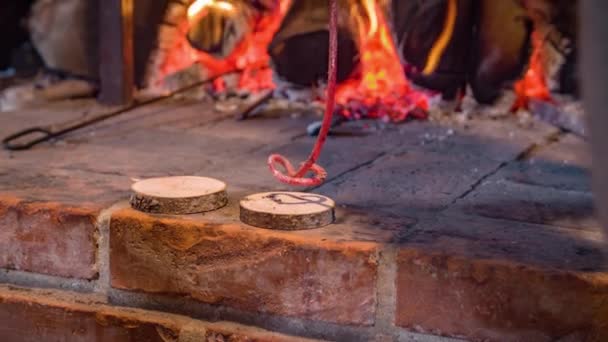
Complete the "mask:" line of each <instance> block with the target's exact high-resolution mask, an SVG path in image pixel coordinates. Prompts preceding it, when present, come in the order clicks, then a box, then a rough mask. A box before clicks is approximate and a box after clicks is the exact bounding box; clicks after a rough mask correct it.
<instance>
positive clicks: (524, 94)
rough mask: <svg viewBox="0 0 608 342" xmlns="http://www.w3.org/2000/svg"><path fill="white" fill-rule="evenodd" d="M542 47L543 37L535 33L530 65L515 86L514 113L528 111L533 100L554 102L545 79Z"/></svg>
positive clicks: (533, 34)
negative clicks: (521, 110) (522, 110)
mask: <svg viewBox="0 0 608 342" xmlns="http://www.w3.org/2000/svg"><path fill="white" fill-rule="evenodd" d="M542 45H543V39H542V37H541V35H540V34H539V33H538V32H533V33H532V47H533V50H532V55H531V56H530V64H529V66H528V69H527V71H526V72H525V74H524V77H523V78H522V79H521V80H519V81H517V82H516V83H515V85H514V90H515V94H516V99H515V103H513V106H512V108H511V110H512V111H514V112H515V111H517V110H519V109H528V103H529V101H530V100H531V99H536V100H542V101H552V98H551V93H550V92H549V87H548V86H547V80H546V79H545V75H546V74H545V70H544V66H543V58H542V57H543V55H542V54H543V46H542Z"/></svg>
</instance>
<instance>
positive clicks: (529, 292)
mask: <svg viewBox="0 0 608 342" xmlns="http://www.w3.org/2000/svg"><path fill="white" fill-rule="evenodd" d="M62 106H64V107H62V108H63V109H61V108H60V109H57V110H56V111H57V113H59V114H57V115H56V116H55V118H56V119H57V120H58V121H61V120H64V119H65V118H76V117H78V116H79V115H83V114H82V112H81V111H79V110H74V108H73V110H72V112H70V111H69V110H67V109H66V107H65V105H62ZM68 107H69V106H68ZM84 107H86V106H83V108H82V111H93V110H97V109H91V108H93V107H92V106H90V108H84ZM49 112H50V113H53V109H52V108H45V109H39V110H33V111H31V112H27V113H12V114H2V115H0V133H1V134H8V133H10V132H12V130H14V129H17V128H25V127H28V126H30V125H31V123H34V122H53V120H52V119H50V118H49ZM21 117H23V118H27V120H22V119H21ZM59 119H61V120H59ZM316 119H318V118H316V117H314V116H301V117H298V118H296V119H293V118H290V117H288V116H287V117H285V116H284V117H276V118H263V119H252V120H250V121H246V122H244V123H237V122H234V121H233V117H232V115H226V114H222V113H217V112H213V110H212V109H211V105H210V104H209V103H186V102H174V101H171V102H168V103H161V104H158V105H153V106H146V107H144V108H139V109H136V110H134V111H133V112H132V113H129V114H127V115H125V116H124V117H120V118H116V119H113V120H111V121H109V122H106V123H103V124H101V125H99V126H98V127H94V128H89V129H86V130H84V131H81V132H76V133H74V134H71V135H70V136H68V137H66V139H65V140H62V141H60V142H56V143H54V144H43V145H40V146H38V147H36V148H35V149H33V150H30V151H24V152H19V153H9V152H6V151H1V152H0V158H1V162H0V247H1V248H0V267H2V268H6V269H18V270H25V271H29V272H33V273H42V274H49V275H55V276H60V277H66V278H82V279H90V281H91V282H93V283H94V284H96V285H99V286H101V287H103V286H107V285H109V284H99V283H96V282H102V281H103V279H107V280H108V282H110V284H111V285H112V286H113V287H114V288H115V289H118V290H119V291H123V290H126V291H123V292H124V293H125V296H126V297H125V298H126V299H125V301H126V302H127V303H128V302H129V294H133V295H136V294H141V293H147V294H149V295H151V296H178V297H191V298H192V299H193V300H194V301H195V302H196V303H204V304H207V305H213V306H217V307H218V308H229V309H234V310H240V311H244V312H249V313H253V314H256V313H261V314H268V315H274V316H278V317H283V316H285V317H291V318H301V319H303V320H304V321H315V322H327V323H330V324H337V325H340V326H349V327H350V326H361V327H365V328H366V329H377V328H376V327H381V326H386V327H389V328H390V329H399V327H404V328H407V329H413V330H417V331H423V332H431V333H435V334H442V335H450V336H465V337H470V338H474V339H490V340H522V339H524V340H525V339H533V340H538V341H543V340H552V339H558V338H561V337H568V336H574V338H575V339H576V338H579V337H581V338H583V337H584V338H588V339H590V340H594V338H596V337H605V336H606V331H607V330H608V329H607V328H606V327H607V326H608V320H607V319H606V318H605V317H607V316H606V311H607V310H608V306H607V305H606V304H605V303H606V301H605V300H604V299H605V296H607V295H608V289H607V286H606V284H607V282H608V280H607V279H606V277H608V275H607V274H608V273H607V272H606V265H608V263H606V262H605V259H604V258H603V257H602V252H601V250H602V248H603V247H602V246H603V243H604V239H603V236H602V235H601V234H600V233H599V231H598V225H597V223H596V221H595V219H594V216H593V209H592V202H591V195H590V193H589V186H588V183H587V181H588V180H587V177H588V173H587V172H586V169H587V167H588V160H587V159H586V158H584V157H580V156H582V155H583V153H582V152H581V151H583V150H584V149H585V148H586V146H585V145H584V143H581V142H580V141H579V140H576V138H574V137H572V136H569V135H564V134H560V133H558V132H556V130H554V129H551V128H549V127H547V126H544V125H542V124H534V125H524V126H522V125H520V124H519V123H518V122H517V119H515V118H501V119H499V120H489V119H487V118H474V119H473V121H470V122H468V123H466V124H465V125H463V124H459V123H457V122H451V123H437V122H411V123H406V124H404V125H399V126H391V125H389V126H388V127H385V128H381V129H378V130H376V131H375V132H373V131H371V132H367V133H366V134H361V135H349V136H335V137H332V138H330V139H329V140H328V144H327V148H326V150H325V151H324V152H323V156H322V158H321V160H320V164H321V165H324V166H326V168H327V169H328V171H329V174H330V179H329V181H328V182H327V183H326V184H324V185H323V186H321V187H319V188H317V189H308V190H309V191H310V190H312V191H315V192H318V193H321V194H323V195H327V196H330V197H332V198H333V199H335V200H336V202H337V204H338V208H337V217H338V221H337V223H336V224H335V225H332V226H329V227H326V228H322V229H317V230H310V231H301V232H275V231H268V230H264V229H259V228H253V227H249V226H246V225H244V224H241V223H240V222H239V221H238V206H237V205H236V204H237V203H238V200H239V199H240V198H241V197H242V196H245V195H247V194H251V193H254V192H259V191H265V190H266V191H267V190H281V189H286V188H287V187H285V186H284V185H281V184H278V183H277V182H276V181H275V180H274V179H272V177H271V176H270V173H269V172H268V170H267V167H266V165H265V160H266V157H267V156H268V154H269V153H271V152H277V151H278V152H281V153H283V154H284V155H286V156H288V157H289V158H290V159H291V160H292V161H294V162H297V161H299V160H302V159H303V158H305V157H306V155H307V154H308V152H309V148H310V147H311V146H312V144H313V142H314V140H313V138H310V137H306V136H304V135H303V132H304V128H305V127H304V126H305V124H306V123H308V122H310V121H312V120H316ZM4 123H6V125H5V124H4ZM224 131H225V132H224ZM182 174H191V175H200V176H211V177H216V178H220V179H223V180H225V181H226V182H227V183H228V192H229V196H230V204H229V205H228V206H227V207H225V208H223V209H221V210H218V211H216V212H212V213H207V214H204V215H188V216H172V217H168V216H155V215H146V214H142V213H139V212H136V211H133V210H131V209H128V208H127V207H126V204H125V201H126V199H127V198H128V193H129V191H128V189H129V186H130V184H131V183H132V181H133V179H134V178H145V177H153V176H167V175H182ZM565 200H567V201H565ZM564 201H565V202H564ZM505 203H506V204H508V206H503V204H505ZM552 203H566V204H565V205H562V206H554V205H552ZM568 203H570V204H572V203H575V204H576V205H568ZM545 204H546V205H545ZM543 205H545V207H543ZM547 207H550V209H551V212H548V211H547V210H545V209H546V208H547ZM100 213H104V215H103V216H104V217H105V218H104V219H100V216H99V215H100ZM110 216H111V219H110V224H109V226H105V225H107V224H108V223H107V221H108V220H107V218H108V217H110ZM108 228H109V232H110V235H109V237H108V238H109V243H110V246H109V247H111V248H110V250H109V251H108V250H102V249H103V248H108V246H107V245H104V244H103V243H102V242H103V239H101V238H100V236H101V234H102V233H103V231H105V230H108ZM36 253H38V254H36ZM108 253H109V263H110V267H109V268H108V269H104V267H102V265H101V264H102V263H103V260H101V256H103V255H108ZM98 272H99V279H100V280H96V279H97V276H98ZM104 272H106V273H104ZM133 302H134V303H136V301H133ZM134 305H135V304H134ZM577 307H584V308H585V309H584V310H581V311H580V312H581V313H580V317H579V316H576V315H574V314H572V312H571V311H569V309H570V308H577ZM585 322H586V323H585ZM378 329H379V328H378ZM395 331H399V330H395ZM395 331H393V332H390V333H389V334H398V333H397V332H395ZM503 337H504V339H503Z"/></svg>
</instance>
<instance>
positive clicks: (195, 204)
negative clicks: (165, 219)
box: [130, 176, 228, 215]
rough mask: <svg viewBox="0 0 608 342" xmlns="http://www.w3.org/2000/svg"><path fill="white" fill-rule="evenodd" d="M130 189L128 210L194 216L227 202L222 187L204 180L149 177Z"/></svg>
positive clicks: (201, 178) (213, 180)
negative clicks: (129, 207)
mask: <svg viewBox="0 0 608 342" xmlns="http://www.w3.org/2000/svg"><path fill="white" fill-rule="evenodd" d="M131 190H132V191H133V194H132V195H131V200H130V202H131V207H133V208H134V209H136V210H139V211H143V212H146V213H153V214H171V215H183V214H194V213H200V212H204V211H211V210H216V209H219V208H221V207H223V206H225V205H226V203H228V196H227V194H226V184H225V183H224V182H222V181H219V180H217V179H213V178H206V177H193V176H179V177H162V178H150V179H145V180H142V181H139V182H136V183H135V184H133V185H132V186H131Z"/></svg>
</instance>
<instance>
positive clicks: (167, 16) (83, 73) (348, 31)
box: [0, 0, 578, 122]
mask: <svg viewBox="0 0 608 342" xmlns="http://www.w3.org/2000/svg"><path fill="white" fill-rule="evenodd" d="M2 6H7V8H9V10H8V11H3V14H4V13H9V12H11V13H14V15H11V18H10V19H11V20H3V21H2V25H3V28H4V29H5V31H6V32H15V34H13V35H8V36H7V37H6V38H3V41H2V42H0V44H1V45H3V47H4V49H2V50H3V53H2V56H0V69H1V70H3V75H6V74H7V70H12V69H14V66H13V65H10V64H9V58H10V54H11V53H13V54H14V51H15V50H16V49H17V48H18V46H22V45H25V46H28V45H29V46H31V49H30V50H31V51H30V56H31V58H30V59H36V58H37V59H38V64H39V65H38V66H37V68H38V69H39V70H44V73H45V74H46V75H48V74H49V72H50V73H51V74H53V75H55V78H54V81H52V82H47V83H46V84H44V85H42V86H41V85H40V82H39V80H38V81H32V82H30V84H28V87H29V88H27V89H28V90H27V91H24V90H23V86H22V85H21V88H20V91H18V92H17V91H16V90H15V89H13V88H15V82H14V78H13V79H12V83H11V82H9V81H7V79H8V78H7V77H3V78H2V80H3V83H2V85H3V87H4V88H5V89H4V90H3V91H2V94H0V103H4V104H3V105H2V106H0V109H3V110H10V109H14V108H18V107H19V106H21V105H27V103H28V100H26V101H21V102H24V103H19V101H17V100H14V99H15V98H19V99H21V100H22V99H24V98H27V99H30V100H29V101H30V102H37V101H40V96H36V95H32V94H34V93H36V92H37V91H40V88H47V87H50V86H54V85H56V84H60V85H65V82H64V83H62V82H63V81H66V80H68V81H70V82H71V83H70V82H68V83H69V86H63V88H62V87H61V86H60V87H59V89H60V91H49V92H50V93H52V94H53V95H49V96H48V97H47V98H46V100H48V101H51V100H54V99H57V98H65V97H77V96H96V95H97V91H98V90H99V87H100V70H104V69H103V68H104V65H103V64H104V63H107V59H106V58H101V57H100V56H104V53H105V54H107V53H109V52H108V51H107V48H105V47H104V48H101V46H103V44H104V42H106V43H107V41H108V39H106V40H104V39H105V38H104V37H105V36H106V35H108V32H107V31H109V30H106V29H104V27H103V25H104V24H103V20H101V19H100V18H99V16H100V15H101V14H100V13H102V12H103V10H101V11H100V9H103V8H104V7H103V6H102V4H100V3H99V2H97V1H93V0H91V1H76V0H68V1H57V0H36V1H9V2H8V3H7V2H5V4H3V5H2ZM339 13H340V14H339V21H338V23H339V38H338V51H339V52H338V82H339V85H338V90H337V104H338V106H337V109H336V111H337V112H338V113H339V114H340V115H341V116H342V117H344V118H346V119H361V118H381V119H383V120H385V121H393V122H400V121H404V120H405V119H406V118H411V117H415V118H416V117H417V118H424V117H426V116H427V114H428V112H429V111H431V110H433V108H434V107H436V106H437V104H438V103H446V102H450V103H453V104H455V108H456V109H460V108H461V106H460V104H461V103H462V99H463V98H464V97H465V96H468V97H470V98H472V99H473V100H474V101H473V102H475V103H477V104H483V105H490V106H493V105H495V104H496V103H498V102H500V101H499V100H500V99H501V98H503V97H504V96H505V94H514V99H513V100H512V101H511V109H512V110H513V111H517V110H520V109H529V107H530V103H529V102H530V100H533V101H542V102H546V103H552V104H554V105H555V104H559V102H560V101H556V99H559V98H560V96H561V95H560V94H568V95H569V96H571V97H568V98H573V99H576V96H577V95H578V81H577V74H578V71H577V69H578V67H577V58H576V55H577V51H576V50H577V32H576V27H577V21H578V19H577V11H576V2H574V3H573V2H570V1H546V0H526V1H518V0H506V1H491V0H431V1H424V2H422V1H390V0H341V1H340V2H339ZM129 15H130V16H131V18H130V22H131V25H132V31H133V32H132V36H131V38H132V43H133V51H132V54H133V57H132V58H131V59H127V60H125V61H123V62H126V63H132V67H131V69H132V72H133V74H134V75H133V79H132V81H131V82H132V84H129V85H127V86H126V89H127V91H131V90H130V89H131V88H133V89H135V90H136V91H138V92H140V93H142V94H143V93H153V94H159V93H160V94H162V93H166V92H170V91H173V90H175V89H179V88H181V87H184V86H187V85H188V84H189V83H192V82H193V81H197V80H202V79H205V78H206V77H209V76H212V75H218V74H222V73H225V72H228V71H232V70H236V71H238V72H239V75H238V76H237V77H223V78H220V79H218V80H216V81H215V82H214V84H213V87H210V88H208V89H206V90H205V92H207V93H209V94H215V95H214V96H216V97H217V94H218V93H219V94H223V95H222V96H220V97H222V98H225V97H226V96H227V95H226V94H228V95H229V94H236V95H237V96H239V97H243V96H245V97H246V96H247V95H248V94H255V93H258V92H260V91H268V90H272V91H273V96H274V97H275V98H281V97H282V98H287V99H289V100H293V99H299V100H303V101H304V102H306V103H314V102H316V101H321V102H322V101H323V97H324V89H325V78H326V74H327V68H328V62H327V54H328V8H327V3H326V1H324V0H301V1H291V0H165V1H158V2H146V3H144V2H141V1H133V11H132V12H131V13H130V14H129ZM123 19H124V18H123ZM64 21H65V24H62V23H63V22H64ZM68 46H69V47H70V48H69V49H67V48H66V47H68ZM13 60H15V58H13ZM21 60H23V58H22V59H21ZM57 75H59V76H57ZM30 76H31V75H30ZM30 78H31V77H30ZM57 80H59V81H62V82H58V81H57ZM75 81H77V82H75ZM36 82H37V83H36ZM101 83H103V82H101ZM32 84H35V86H32ZM101 90H102V91H103V89H101ZM27 92H29V93H31V94H26V93H27ZM13 93H18V94H19V95H12V98H13V100H12V101H13V102H14V103H10V102H11V100H10V98H11V94H13ZM24 94H26V95H24ZM36 94H37V93H36ZM57 94H59V95H57ZM302 94H304V95H302ZM43 98H44V97H43ZM7 99H9V100H7ZM7 102H9V103H8V104H7Z"/></svg>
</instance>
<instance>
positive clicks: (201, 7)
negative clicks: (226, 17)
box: [188, 0, 234, 19]
mask: <svg viewBox="0 0 608 342" xmlns="http://www.w3.org/2000/svg"><path fill="white" fill-rule="evenodd" d="M209 7H216V8H221V9H223V10H225V11H233V10H234V6H233V5H232V4H231V3H229V2H226V1H214V0H196V1H195V2H194V3H193V4H192V5H190V7H188V18H189V19H190V18H193V17H196V16H199V15H204V13H205V9H207V8H209Z"/></svg>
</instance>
